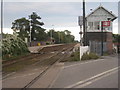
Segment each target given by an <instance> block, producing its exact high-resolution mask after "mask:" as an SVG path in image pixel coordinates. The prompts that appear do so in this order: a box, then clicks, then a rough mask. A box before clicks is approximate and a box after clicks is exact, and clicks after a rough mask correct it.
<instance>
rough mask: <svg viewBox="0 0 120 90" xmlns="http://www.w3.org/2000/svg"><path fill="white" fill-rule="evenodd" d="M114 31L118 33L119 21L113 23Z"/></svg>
mask: <svg viewBox="0 0 120 90" xmlns="http://www.w3.org/2000/svg"><path fill="white" fill-rule="evenodd" d="M113 33H114V34H118V23H113Z"/></svg>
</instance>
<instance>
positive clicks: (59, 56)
mask: <svg viewBox="0 0 120 90" xmlns="http://www.w3.org/2000/svg"><path fill="white" fill-rule="evenodd" d="M73 46H74V45H70V46H68V47H67V48H64V49H63V50H61V51H60V52H59V53H56V55H55V56H53V57H52V58H50V59H51V60H49V59H47V60H45V61H42V62H40V63H41V65H47V68H45V69H44V70H43V72H41V73H40V74H39V75H38V76H37V77H35V78H34V79H33V80H32V81H30V82H29V83H28V84H27V85H25V86H24V88H22V89H21V90H26V89H27V88H29V87H31V86H32V85H33V84H34V83H35V82H36V81H37V80H38V79H39V78H41V77H42V76H43V75H44V74H45V73H46V72H47V70H48V69H50V68H51V67H52V66H53V65H54V64H56V63H58V62H60V61H61V60H63V59H64V58H65V57H66V56H67V52H69V51H71V50H72V49H73Z"/></svg>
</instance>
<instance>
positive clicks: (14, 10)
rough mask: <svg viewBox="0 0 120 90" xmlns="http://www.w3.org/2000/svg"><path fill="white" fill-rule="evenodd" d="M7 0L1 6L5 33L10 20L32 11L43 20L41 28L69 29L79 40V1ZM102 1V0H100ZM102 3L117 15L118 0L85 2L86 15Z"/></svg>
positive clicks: (115, 22)
mask: <svg viewBox="0 0 120 90" xmlns="http://www.w3.org/2000/svg"><path fill="white" fill-rule="evenodd" d="M8 1H9V0H7V1H6V2H4V7H3V11H4V12H3V16H4V19H3V23H4V29H3V32H5V33H12V30H10V28H11V26H12V22H13V21H14V20H16V19H19V18H22V17H25V18H28V16H29V15H30V14H32V12H36V13H37V14H38V15H39V16H40V17H41V18H42V19H41V21H42V22H44V24H45V25H44V26H43V28H45V29H47V31H48V30H49V29H53V28H54V29H55V30H56V31H63V30H69V31H71V34H72V35H74V36H75V39H76V40H80V36H79V31H80V27H79V26H78V16H82V3H81V2H14V0H13V2H12V1H9V2H8ZM101 1H102V0H101ZM100 4H101V5H102V6H103V7H105V8H106V9H108V10H109V11H112V12H113V13H114V14H115V15H116V16H118V2H86V15H87V14H89V13H90V9H93V10H94V9H96V8H97V7H98V6H99V5H100ZM117 27H118V21H117V20H115V21H114V24H113V33H118V28H117Z"/></svg>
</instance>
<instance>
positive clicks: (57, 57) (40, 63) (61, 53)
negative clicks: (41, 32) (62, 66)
mask: <svg viewBox="0 0 120 90" xmlns="http://www.w3.org/2000/svg"><path fill="white" fill-rule="evenodd" d="M75 45H76V44H66V45H63V46H60V47H51V48H45V49H44V50H42V52H43V51H44V54H35V55H33V56H31V57H28V58H30V60H31V61H32V60H33V59H34V60H36V62H34V63H32V64H31V65H29V66H28V67H27V69H29V70H30V71H31V70H32V69H33V68H39V69H40V70H41V69H42V72H41V71H39V72H37V73H38V74H37V75H35V76H33V77H32V78H31V79H30V80H28V81H27V82H26V83H25V84H23V85H21V86H20V87H19V88H22V90H26V89H27V88H30V87H31V86H32V85H34V83H35V82H36V81H37V80H38V79H40V78H41V77H42V76H44V74H45V73H46V72H47V71H48V70H49V69H50V68H51V67H52V66H53V65H54V64H56V63H59V62H60V61H61V60H63V59H64V58H65V57H67V56H68V53H69V52H71V51H72V50H73V48H74V46H75ZM48 50H49V52H48ZM51 53H54V54H51ZM50 55H51V56H50ZM41 56H43V57H42V58H45V57H47V56H49V58H46V59H42V58H41ZM30 60H25V61H26V62H28V61H30ZM23 61H24V60H23ZM11 65H14V64H11ZM8 67H9V65H8ZM27 69H25V70H26V71H27ZM26 74H27V73H26ZM7 78H10V77H7ZM7 78H5V79H7ZM18 79H19V80H20V78H18ZM24 80H25V79H24ZM24 80H23V81H21V83H22V82H24ZM12 82H16V81H12ZM7 84H8V83H7ZM11 85H12V84H11ZM4 86H5V84H4Z"/></svg>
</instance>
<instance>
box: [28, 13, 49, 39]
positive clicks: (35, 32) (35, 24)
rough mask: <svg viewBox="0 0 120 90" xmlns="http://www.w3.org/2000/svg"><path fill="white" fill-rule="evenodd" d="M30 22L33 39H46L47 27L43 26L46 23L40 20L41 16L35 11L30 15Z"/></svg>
mask: <svg viewBox="0 0 120 90" xmlns="http://www.w3.org/2000/svg"><path fill="white" fill-rule="evenodd" d="M29 18H30V24H31V40H32V41H33V40H34V41H41V40H46V36H47V34H46V33H45V29H43V28H41V26H43V25H44V23H43V22H40V21H39V20H40V19H41V17H40V16H38V15H37V14H36V13H35V12H33V13H32V14H31V15H30V16H29Z"/></svg>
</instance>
